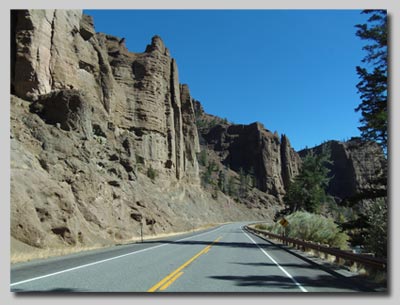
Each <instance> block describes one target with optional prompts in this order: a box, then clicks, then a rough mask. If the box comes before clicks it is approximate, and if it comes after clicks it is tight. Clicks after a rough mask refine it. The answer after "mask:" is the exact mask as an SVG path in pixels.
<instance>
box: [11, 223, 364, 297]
mask: <svg viewBox="0 0 400 305" xmlns="http://www.w3.org/2000/svg"><path fill="white" fill-rule="evenodd" d="M244 225H245V223H232V224H226V225H222V226H219V227H216V228H212V229H209V230H205V231H201V232H196V233H190V234H185V235H181V236H175V237H173V238H172V237H170V238H167V239H162V240H154V241H146V242H144V243H138V244H131V245H124V246H117V247H113V248H110V249H103V250H96V251H90V252H86V253H80V254H73V255H68V256H65V257H59V258H51V259H47V260H40V261H35V262H28V263H20V264H15V265H12V267H11V284H10V290H11V291H13V292H38V291H48V292H148V293H160V292H257V293H259V292H275V293H276V292H278V293H279V292H284V293H287V292H295V293H310V292H366V291H371V290H369V289H368V288H365V286H360V283H359V282H358V281H356V280H354V279H351V278H350V277H345V276H342V275H340V274H338V273H336V272H334V271H333V269H332V270H329V269H327V268H325V267H322V266H320V265H318V264H315V263H314V262H312V261H310V260H308V259H307V258H305V257H303V256H301V255H298V254H296V253H292V252H291V251H287V250H285V249H283V248H282V247H279V246H277V245H275V244H273V243H270V242H268V241H265V240H263V239H261V238H258V237H257V236H255V235H253V234H251V233H249V232H247V231H245V230H244V229H243V228H242V227H243V226H244Z"/></svg>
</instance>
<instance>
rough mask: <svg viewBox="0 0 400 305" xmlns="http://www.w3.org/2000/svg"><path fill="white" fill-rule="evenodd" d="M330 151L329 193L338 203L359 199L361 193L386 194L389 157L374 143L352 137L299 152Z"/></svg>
mask: <svg viewBox="0 0 400 305" xmlns="http://www.w3.org/2000/svg"><path fill="white" fill-rule="evenodd" d="M323 150H325V151H328V152H329V158H330V160H331V161H332V164H331V165H328V168H329V169H330V173H329V175H330V177H331V180H330V182H329V185H328V190H327V191H328V193H329V194H330V195H332V196H333V197H334V198H336V200H337V201H338V202H340V201H342V200H351V199H357V198H358V197H360V195H362V196H365V195H368V196H370V197H372V198H373V197H379V196H387V194H386V192H387V181H386V177H387V159H386V158H385V155H384V153H383V151H382V148H381V147H380V146H379V145H378V144H377V143H375V142H370V141H365V140H362V139H361V138H358V137H353V138H351V139H350V140H348V141H345V142H341V141H333V140H332V141H327V142H325V143H323V144H321V145H318V146H316V147H313V148H309V149H303V150H301V151H299V155H300V156H301V157H302V158H304V157H305V156H306V155H307V154H308V153H313V154H320V153H322V151H323Z"/></svg>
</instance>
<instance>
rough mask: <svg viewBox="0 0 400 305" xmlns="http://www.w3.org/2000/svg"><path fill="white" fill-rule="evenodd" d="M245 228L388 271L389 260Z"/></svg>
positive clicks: (248, 228) (247, 227)
mask: <svg viewBox="0 0 400 305" xmlns="http://www.w3.org/2000/svg"><path fill="white" fill-rule="evenodd" d="M245 228H246V229H247V230H248V231H250V232H253V233H256V234H260V235H264V236H268V237H270V238H275V239H278V240H282V241H283V242H287V243H291V244H293V245H298V246H302V247H304V248H307V249H313V250H317V251H319V252H322V253H326V254H330V255H334V256H336V257H337V258H341V259H344V260H347V261H350V262H352V263H358V264H362V265H364V266H366V267H372V268H374V269H379V270H386V268H387V260H386V259H381V258H376V257H370V256H366V255H363V254H355V253H351V252H346V251H343V250H339V249H337V248H330V247H326V246H322V245H318V244H314V243H310V242H306V241H302V240H299V239H294V238H290V237H286V236H282V235H278V234H274V233H271V232H267V231H264V230H258V229H255V228H251V227H249V226H246V227H245Z"/></svg>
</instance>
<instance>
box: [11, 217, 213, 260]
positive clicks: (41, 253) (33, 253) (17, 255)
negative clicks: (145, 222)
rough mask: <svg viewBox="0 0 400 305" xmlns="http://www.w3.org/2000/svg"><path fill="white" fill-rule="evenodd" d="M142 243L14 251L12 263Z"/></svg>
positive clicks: (153, 237)
mask: <svg viewBox="0 0 400 305" xmlns="http://www.w3.org/2000/svg"><path fill="white" fill-rule="evenodd" d="M217 225H219V224H207V225H204V226H201V227H197V228H195V229H193V230H189V231H181V232H172V233H162V234H154V235H151V236H148V235H147V236H143V240H144V241H146V240H154V239H159V238H164V237H170V236H176V235H180V234H185V233H190V232H197V231H201V230H204V229H208V228H211V227H215V226H217ZM140 241H141V238H140V237H135V238H131V239H127V240H122V241H121V240H115V242H114V244H110V245H104V244H98V245H92V246H74V247H63V248H45V249H39V248H33V247H30V248H31V249H30V250H29V251H12V252H11V256H10V262H11V264H16V263H22V262H28V261H32V260H37V259H46V258H51V257H58V256H64V255H68V254H74V253H80V252H85V251H91V250H98V249H106V248H110V247H112V246H116V245H128V244H132V243H137V242H140Z"/></svg>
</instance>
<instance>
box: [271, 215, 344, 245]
mask: <svg viewBox="0 0 400 305" xmlns="http://www.w3.org/2000/svg"><path fill="white" fill-rule="evenodd" d="M286 219H287V220H288V222H289V225H288V226H287V227H286V234H287V236H288V237H291V238H296V239H302V240H307V241H310V242H314V243H322V244H328V245H329V246H331V247H338V248H340V249H343V250H345V249H348V240H349V236H348V235H347V234H346V233H343V232H341V231H340V228H339V227H338V226H337V225H336V224H335V222H334V221H333V219H332V218H330V217H329V218H327V217H324V216H322V215H317V214H312V213H308V212H302V211H298V212H295V213H293V214H290V215H289V216H286ZM271 231H272V232H273V233H275V234H280V233H281V232H282V226H281V225H280V224H279V223H276V224H275V225H274V226H273V227H272V228H271Z"/></svg>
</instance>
